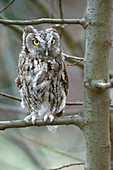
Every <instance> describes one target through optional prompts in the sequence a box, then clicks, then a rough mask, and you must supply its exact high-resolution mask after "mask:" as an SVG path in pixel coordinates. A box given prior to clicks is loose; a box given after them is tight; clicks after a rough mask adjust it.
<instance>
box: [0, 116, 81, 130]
mask: <svg viewBox="0 0 113 170" xmlns="http://www.w3.org/2000/svg"><path fill="white" fill-rule="evenodd" d="M47 125H49V126H52V125H76V126H78V127H80V128H82V126H83V118H82V116H81V115H74V116H64V117H63V116H62V117H57V118H55V119H54V121H53V122H49V121H47V122H44V120H43V119H38V120H36V122H35V124H34V125H33V124H32V122H31V121H29V122H28V123H26V122H25V121H24V120H11V121H0V130H5V129H8V128H22V127H29V126H47Z"/></svg>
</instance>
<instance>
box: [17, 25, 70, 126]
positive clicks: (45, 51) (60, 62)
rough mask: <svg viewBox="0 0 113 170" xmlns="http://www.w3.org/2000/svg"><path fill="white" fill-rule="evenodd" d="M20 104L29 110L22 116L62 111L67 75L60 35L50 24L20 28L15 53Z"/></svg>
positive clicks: (53, 113)
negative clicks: (41, 27) (17, 52)
mask: <svg viewBox="0 0 113 170" xmlns="http://www.w3.org/2000/svg"><path fill="white" fill-rule="evenodd" d="M16 84H17V86H18V87H19V88H20V93H21V97H22V102H21V104H22V106H23V107H24V108H26V109H27V110H28V111H29V112H30V113H31V114H30V115H29V116H27V117H26V118H25V119H24V120H25V121H26V122H28V121H29V120H30V119H32V123H33V124H34V123H35V120H36V119H37V118H38V117H43V118H44V121H47V119H50V122H52V121H53V119H54V116H59V115H61V113H62V112H63V110H64V108H65V103H66V96H67V94H68V77H67V72H66V68H65V64H64V59H63V56H62V53H61V49H60V37H59V35H58V33H57V31H56V30H55V29H53V28H48V29H46V30H45V31H38V30H36V29H34V27H32V26H27V27H25V28H24V32H23V46H22V51H21V53H20V55H19V63H18V77H17V78H16Z"/></svg>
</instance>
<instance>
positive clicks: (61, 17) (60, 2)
mask: <svg viewBox="0 0 113 170" xmlns="http://www.w3.org/2000/svg"><path fill="white" fill-rule="evenodd" d="M59 10H60V19H62V20H63V10H62V0H59ZM62 33H63V27H61V28H60V39H61V37H62Z"/></svg>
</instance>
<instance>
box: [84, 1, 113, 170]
mask: <svg viewBox="0 0 113 170" xmlns="http://www.w3.org/2000/svg"><path fill="white" fill-rule="evenodd" d="M87 3H88V4H87V11H86V21H87V23H88V24H87V25H86V51H85V65H84V121H85V126H84V128H83V132H84V135H85V138H86V162H85V169H86V170H109V169H110V136H109V105H110V98H109V90H108V89H101V88H97V87H96V86H95V82H98V81H102V82H104V83H105V82H108V81H109V52H110V45H111V25H112V0H88V2H87Z"/></svg>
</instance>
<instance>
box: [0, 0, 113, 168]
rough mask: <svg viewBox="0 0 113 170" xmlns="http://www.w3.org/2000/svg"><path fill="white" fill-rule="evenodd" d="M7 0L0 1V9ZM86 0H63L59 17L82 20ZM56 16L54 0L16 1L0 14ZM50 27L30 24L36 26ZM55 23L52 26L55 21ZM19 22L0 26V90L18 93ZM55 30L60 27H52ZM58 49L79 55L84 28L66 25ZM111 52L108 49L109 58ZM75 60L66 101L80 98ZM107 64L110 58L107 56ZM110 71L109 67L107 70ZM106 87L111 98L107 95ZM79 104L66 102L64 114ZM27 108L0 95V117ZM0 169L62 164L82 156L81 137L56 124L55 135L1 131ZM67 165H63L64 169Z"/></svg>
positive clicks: (31, 130) (36, 130) (14, 17)
mask: <svg viewBox="0 0 113 170" xmlns="http://www.w3.org/2000/svg"><path fill="white" fill-rule="evenodd" d="M9 2H10V0H0V10H1V9H2V8H3V7H4V6H5V5H6V4H7V3H9ZM86 6H87V1H86V0H75V1H73V0H65V1H64V0H62V9H63V18H82V17H84V15H85V10H86ZM48 17H50V18H60V10H59V1H58V0H19V1H17V0H15V1H14V2H13V4H12V5H10V6H9V7H8V8H7V9H6V10H4V11H3V12H2V13H0V18H5V19H11V20H27V19H38V18H48ZM51 26H53V25H48V24H40V25H38V26H34V27H35V28H37V29H38V30H41V29H46V28H47V27H51ZM54 27H56V25H54ZM23 28H24V27H22V26H14V27H12V26H10V27H8V26H5V25H2V24H1V25H0V92H4V93H7V94H10V95H13V96H16V97H20V94H19V89H18V88H17V87H16V85H15V78H16V77H17V71H16V70H17V65H18V56H19V53H20V51H21V47H22V30H23ZM57 30H58V32H60V28H57ZM61 43H62V51H63V52H64V53H66V54H69V55H74V56H78V57H84V47H85V32H84V30H83V28H82V26H80V25H68V26H67V25H65V26H64V28H63V31H62V36H61ZM112 53H113V50H111V56H112ZM74 62H75V61H74V60H66V67H67V72H68V76H69V84H70V86H69V89H70V90H69V95H68V98H67V101H68V102H74V101H83V63H82V62H81V63H78V64H76V65H74V66H67V64H71V63H74ZM110 64H111V68H112V64H113V59H112V58H111V62H110ZM111 75H112V71H111ZM112 96H113V95H112V90H111V97H112ZM80 109H82V106H68V107H67V106H66V114H68V113H70V112H72V113H73V114H75V113H76V112H77V111H79V110H80ZM25 116H26V112H25V111H24V110H22V109H21V106H20V102H19V101H15V100H12V99H8V98H6V97H3V96H0V120H16V119H24V117H25ZM0 146H1V147H0V169H1V170H48V169H50V168H51V169H52V168H56V167H60V166H62V165H65V164H71V163H75V162H83V161H84V160H85V139H84V136H83V134H82V132H81V130H80V129H79V128H78V127H76V126H59V127H58V130H57V132H56V134H52V133H50V132H49V131H48V130H47V128H46V127H27V128H20V129H7V130H5V131H0ZM65 169H66V168H65ZM68 169H69V170H83V169H84V166H82V165H80V166H72V167H69V168H68Z"/></svg>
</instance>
